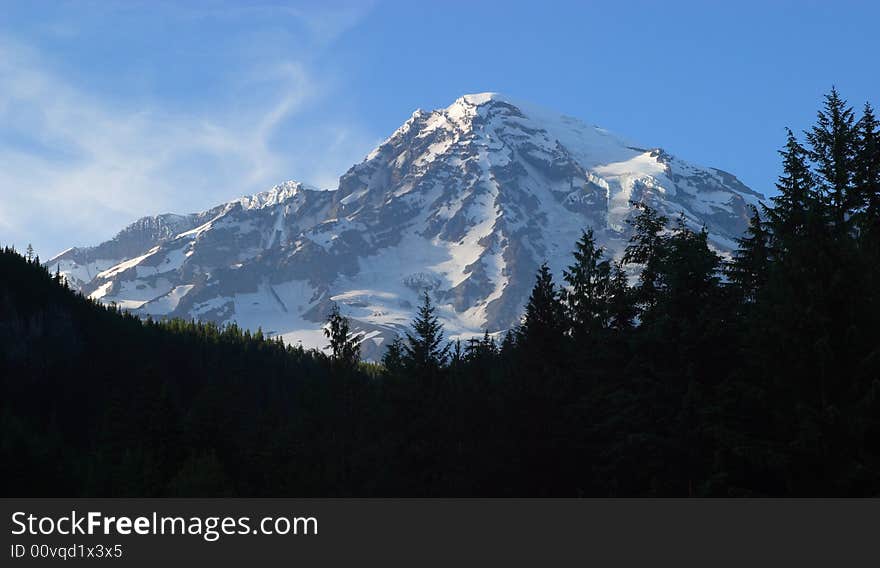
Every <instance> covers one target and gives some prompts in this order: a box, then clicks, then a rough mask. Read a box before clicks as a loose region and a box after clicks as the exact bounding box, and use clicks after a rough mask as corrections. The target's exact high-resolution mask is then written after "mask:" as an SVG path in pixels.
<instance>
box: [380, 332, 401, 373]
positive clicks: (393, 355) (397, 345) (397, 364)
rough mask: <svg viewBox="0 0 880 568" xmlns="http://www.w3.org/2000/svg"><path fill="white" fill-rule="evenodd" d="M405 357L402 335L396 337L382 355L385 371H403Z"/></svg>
mask: <svg viewBox="0 0 880 568" xmlns="http://www.w3.org/2000/svg"><path fill="white" fill-rule="evenodd" d="M403 357H404V346H403V340H402V339H401V338H400V337H395V338H394V341H392V342H391V343H390V344H389V345H388V348H387V349H386V350H385V354H384V355H383V356H382V365H383V366H384V367H385V371H386V372H387V373H389V374H391V375H396V374H399V373H401V372H402V371H403Z"/></svg>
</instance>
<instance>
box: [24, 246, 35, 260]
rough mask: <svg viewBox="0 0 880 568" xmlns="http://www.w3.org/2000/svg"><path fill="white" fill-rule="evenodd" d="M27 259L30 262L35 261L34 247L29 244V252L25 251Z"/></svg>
mask: <svg viewBox="0 0 880 568" xmlns="http://www.w3.org/2000/svg"><path fill="white" fill-rule="evenodd" d="M25 258H26V259H27V261H28V262H33V261H34V247H33V245H31V244H30V243H28V246H27V250H26V251H25Z"/></svg>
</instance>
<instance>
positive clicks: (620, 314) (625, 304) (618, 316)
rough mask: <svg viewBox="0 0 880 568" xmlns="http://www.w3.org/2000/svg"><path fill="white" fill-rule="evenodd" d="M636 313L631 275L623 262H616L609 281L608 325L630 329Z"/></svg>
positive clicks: (618, 329) (616, 328)
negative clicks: (629, 275)
mask: <svg viewBox="0 0 880 568" xmlns="http://www.w3.org/2000/svg"><path fill="white" fill-rule="evenodd" d="M636 314H637V310H636V306H635V304H634V303H633V294H632V291H631V290H630V287H629V277H628V276H627V274H626V270H625V269H624V268H623V263H622V262H616V263H614V266H613V267H612V271H611V278H610V279H609V283H608V327H609V328H611V329H613V330H615V331H625V330H629V329H631V328H632V327H633V320H634V319H635V317H636Z"/></svg>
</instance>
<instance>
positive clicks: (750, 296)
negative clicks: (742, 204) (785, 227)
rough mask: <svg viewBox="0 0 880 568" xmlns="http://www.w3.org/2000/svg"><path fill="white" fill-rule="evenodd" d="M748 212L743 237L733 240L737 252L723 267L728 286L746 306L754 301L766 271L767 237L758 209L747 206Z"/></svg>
mask: <svg viewBox="0 0 880 568" xmlns="http://www.w3.org/2000/svg"><path fill="white" fill-rule="evenodd" d="M751 209H752V216H751V219H750V220H749V228H748V229H746V234H745V236H743V237H741V238H739V239H737V243H738V244H739V248H738V249H737V250H736V251H735V252H734V254H733V260H732V261H731V262H730V264H729V265H728V266H727V276H728V278H729V279H730V283H731V284H732V285H733V286H734V287H736V288H737V289H738V290H739V291H740V294H741V297H742V298H743V300H744V301H745V302H747V303H753V302H755V301H756V299H757V297H758V292H759V291H760V290H761V288H762V287H763V286H764V284H765V283H766V282H767V278H768V273H769V270H770V235H769V232H768V230H767V227H766V226H765V224H764V221H763V220H762V219H761V215H760V213H759V212H758V208H757V207H755V206H751Z"/></svg>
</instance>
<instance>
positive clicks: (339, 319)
mask: <svg viewBox="0 0 880 568" xmlns="http://www.w3.org/2000/svg"><path fill="white" fill-rule="evenodd" d="M324 335H325V336H326V337H327V339H329V340H330V345H328V347H329V348H330V351H331V357H332V358H333V360H334V361H335V362H336V363H337V364H339V365H341V366H342V367H344V368H347V369H351V368H353V367H355V366H357V364H358V361H359V360H360V357H361V347H360V341H359V338H358V336H356V335H353V334H352V333H351V324H350V322H349V321H348V318H347V317H345V316H343V315H342V314H341V313H340V312H339V306H337V305H336V304H334V305H333V308H332V309H331V310H330V316H329V317H328V318H327V327H325V328H324Z"/></svg>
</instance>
